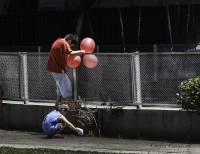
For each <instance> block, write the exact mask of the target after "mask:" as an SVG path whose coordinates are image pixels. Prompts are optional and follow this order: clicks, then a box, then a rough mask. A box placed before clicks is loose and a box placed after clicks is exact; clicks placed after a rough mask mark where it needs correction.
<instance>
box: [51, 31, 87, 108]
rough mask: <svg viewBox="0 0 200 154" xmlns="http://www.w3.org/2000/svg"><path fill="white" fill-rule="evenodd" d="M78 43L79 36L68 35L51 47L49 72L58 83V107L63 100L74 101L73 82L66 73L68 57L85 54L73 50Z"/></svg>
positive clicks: (82, 51) (81, 51)
mask: <svg viewBox="0 0 200 154" xmlns="http://www.w3.org/2000/svg"><path fill="white" fill-rule="evenodd" d="M77 43H78V36H77V35H75V34H68V35H66V36H65V37H64V38H58V39H57V40H56V41H55V42H54V43H53V44H52V46H51V50H50V54H49V58H48V63H47V71H49V72H51V74H52V76H53V78H54V79H55V81H56V93H57V98H56V103H55V106H58V105H59V104H60V103H61V100H62V98H63V100H64V101H65V102H70V101H71V99H72V86H71V81H70V79H69V77H68V75H67V72H66V66H67V61H66V59H67V57H68V56H69V55H74V54H79V55H80V54H83V53H85V51H84V50H76V51H73V50H72V48H73V47H75V46H76V45H77Z"/></svg>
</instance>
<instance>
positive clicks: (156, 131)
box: [0, 103, 200, 141]
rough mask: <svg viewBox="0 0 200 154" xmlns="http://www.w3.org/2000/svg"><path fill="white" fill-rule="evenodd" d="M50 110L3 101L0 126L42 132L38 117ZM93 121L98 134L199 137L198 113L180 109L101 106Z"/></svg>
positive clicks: (156, 137) (188, 138)
mask: <svg viewBox="0 0 200 154" xmlns="http://www.w3.org/2000/svg"><path fill="white" fill-rule="evenodd" d="M53 109H54V107H53V106H42V105H23V104H5V103H4V104H2V106H1V108H0V121H1V122H0V129H15V130H26V131H37V132H42V129H41V123H42V120H43V118H44V116H45V115H46V114H47V113H49V112H50V111H51V110H53ZM97 122H98V125H99V126H100V128H101V135H103V136H107V137H125V138H137V139H138V138H141V139H169V140H184V141H188V140H190V141H191V140H193V141H199V140H200V133H199V131H200V115H198V114H195V113H187V112H184V111H178V110H147V109H145V110H144V109H142V110H137V109H112V110H108V109H102V108H101V109H98V114H97ZM72 123H74V122H73V121H72Z"/></svg>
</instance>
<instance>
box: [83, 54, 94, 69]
mask: <svg viewBox="0 0 200 154" xmlns="http://www.w3.org/2000/svg"><path fill="white" fill-rule="evenodd" d="M97 63H98V59H97V57H96V56H95V55H94V54H86V55H84V56H83V64H84V65H85V66H86V67H87V68H94V67H96V66H97Z"/></svg>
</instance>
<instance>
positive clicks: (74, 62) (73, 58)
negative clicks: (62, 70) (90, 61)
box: [67, 55, 81, 68]
mask: <svg viewBox="0 0 200 154" xmlns="http://www.w3.org/2000/svg"><path fill="white" fill-rule="evenodd" d="M80 63H81V57H80V56H78V55H70V56H69V57H68V58H67V65H68V66H69V67H71V68H76V67H78V66H79V65H80Z"/></svg>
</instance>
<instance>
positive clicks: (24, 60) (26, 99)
mask: <svg viewBox="0 0 200 154" xmlns="http://www.w3.org/2000/svg"><path fill="white" fill-rule="evenodd" d="M21 58H22V59H21V60H22V75H23V81H22V82H23V83H22V84H23V86H22V87H24V88H23V90H24V91H23V94H24V95H23V96H22V97H23V100H24V104H27V103H28V102H29V94H28V69H27V53H26V52H22V53H21Z"/></svg>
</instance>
